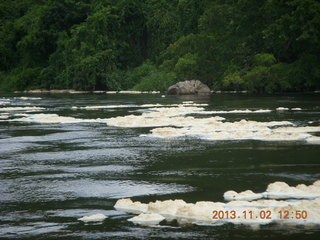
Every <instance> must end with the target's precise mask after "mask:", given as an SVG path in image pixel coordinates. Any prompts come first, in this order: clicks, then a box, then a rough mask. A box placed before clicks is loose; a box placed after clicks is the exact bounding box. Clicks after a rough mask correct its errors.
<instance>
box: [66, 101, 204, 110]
mask: <svg viewBox="0 0 320 240" xmlns="http://www.w3.org/2000/svg"><path fill="white" fill-rule="evenodd" d="M179 106H189V107H191V106H208V104H206V103H194V102H192V101H190V102H183V103H182V104H159V103H156V104H142V105H136V104H118V105H100V106H85V107H76V106H73V107H72V109H85V110H98V109H117V108H161V107H179Z"/></svg>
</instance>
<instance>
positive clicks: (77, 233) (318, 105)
mask: <svg viewBox="0 0 320 240" xmlns="http://www.w3.org/2000/svg"><path fill="white" fill-rule="evenodd" d="M21 96H24V97H29V98H21ZM37 97H40V98H41V99H37ZM0 100H1V101H2V102H3V104H2V105H0V107H17V106H24V107H25V106H38V107H43V108H45V109H44V110H41V111H39V112H36V113H54V114H58V115H60V116H71V117H74V118H82V119H96V118H109V117H114V116H123V115H128V114H133V113H132V112H131V111H133V110H137V109H139V107H137V108H134V107H132V108H110V109H109V108H108V109H96V110H85V109H79V108H72V107H83V106H94V105H95V106H102V105H129V106H131V105H141V104H150V103H160V104H172V103H181V102H182V101H185V100H193V101H194V102H197V103H208V104H209V106H208V107H206V109H208V110H233V109H246V108H249V109H271V110H275V108H277V107H289V108H295V107H299V108H302V111H285V112H279V111H272V112H271V113H263V114H226V115H223V117H226V118H227V119H228V120H229V121H234V120H237V121H238V120H241V119H247V120H248V119H250V120H256V121H273V120H286V121H292V122H294V123H295V124H298V125H302V126H304V125H311V126H312V125H314V126H316V125H320V96H319V94H318V95H286V96H280V95H279V96H259V97H258V96H248V95H218V94H216V95H213V96H211V97H209V98H200V99H182V98H177V97H165V98H162V97H161V96H160V95H120V94H118V95H39V96H38V95H37V96H36V95H18V94H16V95H4V94H3V95H1V96H0ZM5 102H7V103H5ZM0 104H1V103H0ZM5 113H6V111H2V112H0V115H1V114H2V115H1V116H2V117H1V118H2V119H0V120H2V121H0V239H70V240H73V239H239V238H240V239H310V238H312V239H320V227H319V226H309V227H307V226H298V227H297V226H294V225H293V226H279V225H277V224H269V225H265V226H261V227H260V228H252V227H248V226H244V225H234V224H226V225H221V226H196V225H186V226H180V225H178V224H175V223H172V224H169V225H160V226H156V227H145V226H138V225H134V224H132V223H131V222H128V221H127V219H128V218H129V217H132V216H133V215H130V214H126V213H123V212H119V211H116V210H115V209H114V208H113V205H114V204H115V202H116V201H117V199H119V198H127V197H130V198H132V199H133V200H135V201H137V200H138V201H141V202H145V203H147V202H149V201H155V200H166V199H183V200H185V201H186V202H191V203H195V202H196V201H223V193H224V192H225V191H227V190H230V189H232V190H235V191H243V190H246V189H251V190H253V191H255V192H263V191H264V190H265V189H266V187H267V185H268V184H269V183H272V182H274V181H285V182H287V183H288V184H290V185H296V184H299V183H303V184H307V185H309V184H311V183H313V182H314V181H315V180H317V179H320V145H311V144H305V143H302V142H262V141H219V142H214V141H205V140H199V139H192V138H184V139H156V138H154V139H153V138H147V137H139V135H140V134H143V133H148V132H149V130H150V128H117V127H111V126H107V124H105V123H99V122H91V123H85V122H82V123H51V124H44V123H27V122H14V121H12V122H11V121H3V120H7V118H8V119H13V118H15V117H16V116H14V114H17V113H18V112H13V111H7V113H8V114H7V115H6V114H5ZM19 113H24V114H30V112H26V111H20V112H19ZM32 113H33V114H34V113H35V112H32ZM135 114H136V113H135ZM220 116H221V115H220ZM315 135H317V134H315ZM318 135H319V134H318ZM95 213H103V214H105V215H107V216H109V218H108V219H106V220H105V221H104V222H103V224H98V225H93V224H89V225H85V224H83V223H82V222H79V221H78V220H77V218H79V217H82V216H85V215H91V214H95Z"/></svg>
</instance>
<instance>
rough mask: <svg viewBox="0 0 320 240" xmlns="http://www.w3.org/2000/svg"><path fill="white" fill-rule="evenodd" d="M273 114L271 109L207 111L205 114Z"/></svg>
mask: <svg viewBox="0 0 320 240" xmlns="http://www.w3.org/2000/svg"><path fill="white" fill-rule="evenodd" d="M269 112H272V110H270V109H258V110H249V109H244V110H238V109H235V110H230V111H206V112H204V113H203V114H230V113H269Z"/></svg>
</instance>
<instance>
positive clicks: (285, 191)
mask: <svg viewBox="0 0 320 240" xmlns="http://www.w3.org/2000/svg"><path fill="white" fill-rule="evenodd" d="M223 197H224V199H225V200H227V201H232V200H255V199H261V198H274V199H289V198H296V199H301V198H310V199H314V198H318V197H320V180H318V181H316V182H314V183H313V184H312V185H310V186H306V185H304V184H299V185H297V186H296V187H290V186H289V185H288V184H286V183H285V182H274V183H271V184H269V185H268V187H267V189H266V191H265V192H263V193H254V192H252V191H251V190H247V191H243V192H240V193H237V192H236V191H233V190H230V191H227V192H225V193H224V195H223Z"/></svg>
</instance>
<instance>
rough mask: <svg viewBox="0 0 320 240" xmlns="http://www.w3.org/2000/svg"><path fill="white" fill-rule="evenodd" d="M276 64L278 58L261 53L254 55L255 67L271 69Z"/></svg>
mask: <svg viewBox="0 0 320 240" xmlns="http://www.w3.org/2000/svg"><path fill="white" fill-rule="evenodd" d="M275 63H276V58H275V57H274V56H273V55H272V54H269V53H259V54H256V55H254V57H253V64H254V66H265V67H269V66H271V65H272V64H275Z"/></svg>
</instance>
